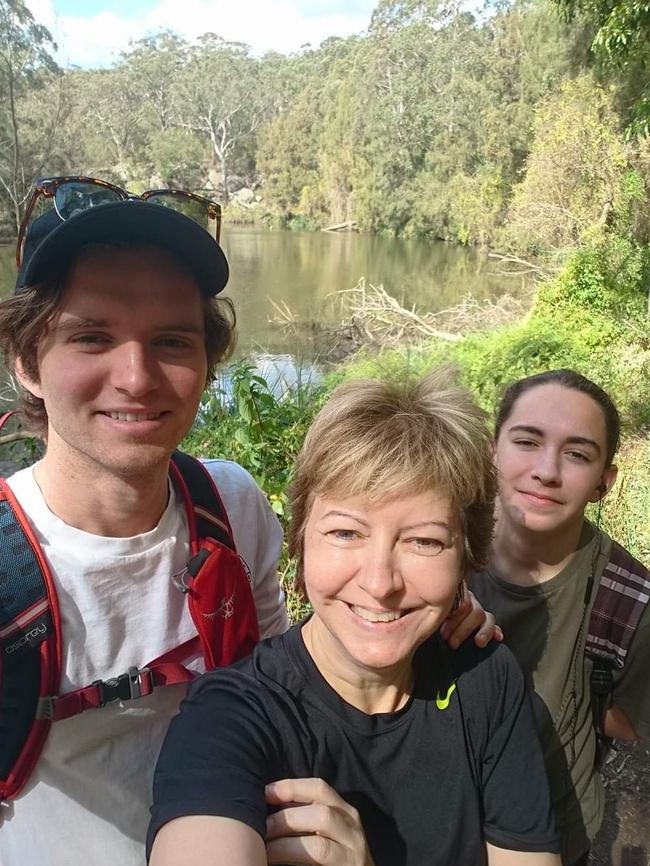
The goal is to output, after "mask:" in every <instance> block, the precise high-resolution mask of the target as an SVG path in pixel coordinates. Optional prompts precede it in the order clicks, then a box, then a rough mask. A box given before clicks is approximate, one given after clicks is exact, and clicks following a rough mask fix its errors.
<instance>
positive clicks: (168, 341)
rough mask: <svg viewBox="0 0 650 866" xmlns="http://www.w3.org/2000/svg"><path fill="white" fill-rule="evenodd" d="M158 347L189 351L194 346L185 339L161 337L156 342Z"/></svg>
mask: <svg viewBox="0 0 650 866" xmlns="http://www.w3.org/2000/svg"><path fill="white" fill-rule="evenodd" d="M156 345H158V346H163V348H166V349H187V348H189V347H190V346H191V345H192V344H191V343H190V341H189V340H187V339H185V338H184V337H160V339H158V340H156Z"/></svg>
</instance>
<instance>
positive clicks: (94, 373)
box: [0, 178, 288, 866]
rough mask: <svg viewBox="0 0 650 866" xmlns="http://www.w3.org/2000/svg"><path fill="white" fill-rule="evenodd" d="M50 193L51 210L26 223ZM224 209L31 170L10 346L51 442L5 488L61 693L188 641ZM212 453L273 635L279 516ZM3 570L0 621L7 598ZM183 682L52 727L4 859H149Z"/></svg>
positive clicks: (222, 271) (224, 349)
mask: <svg viewBox="0 0 650 866" xmlns="http://www.w3.org/2000/svg"><path fill="white" fill-rule="evenodd" d="M43 203H45V204H46V205H47V204H53V205H54V207H53V208H52V209H50V210H49V211H46V212H45V213H44V214H43V215H41V216H39V217H38V218H36V219H33V220H32V219H31V217H32V215H33V214H34V213H35V211H36V207H35V205H39V204H43ZM163 205H164V206H163ZM188 213H189V214H191V215H192V216H195V217H197V218H199V219H201V218H203V219H204V221H205V222H204V225H200V224H199V223H198V222H196V221H195V220H194V219H192V218H190V216H188V215H186V214H188ZM218 216H219V214H218V206H216V205H215V204H214V203H212V202H208V201H207V200H204V199H201V198H199V197H196V196H192V195H189V194H178V193H171V192H170V193H162V194H159V193H157V194H154V195H151V196H148V195H147V194H145V196H144V197H142V198H133V197H129V195H128V194H127V193H125V192H124V191H122V190H119V189H118V188H116V187H113V186H111V185H110V184H106V183H103V182H96V181H92V180H89V179H87V178H81V179H70V178H54V179H49V180H47V181H43V182H39V184H37V188H36V191H35V193H34V198H33V200H32V202H31V203H30V206H29V207H28V210H27V215H26V220H25V228H24V229H23V231H21V233H20V237H19V254H18V256H19V264H20V266H21V269H20V273H19V277H18V282H17V289H16V293H15V295H14V296H13V297H12V298H10V299H8V300H6V301H4V302H3V303H2V304H0V346H2V349H3V350H4V353H5V358H6V361H7V363H8V365H9V366H10V367H11V368H12V369H13V371H14V373H15V376H16V378H17V380H18V382H19V383H20V385H21V386H22V389H23V391H24V400H23V409H24V411H25V414H26V416H27V418H28V420H29V426H30V428H31V429H34V430H38V431H39V432H40V433H42V434H43V437H44V440H45V442H46V450H45V454H44V456H43V458H42V459H41V460H40V461H39V462H38V463H37V464H36V465H35V466H32V467H29V468H28V469H24V470H21V471H19V472H16V473H15V474H14V475H12V476H11V477H10V478H9V479H8V487H9V492H10V494H11V495H13V497H14V499H15V501H16V502H17V504H18V506H19V507H20V508H21V509H22V512H24V515H25V516H26V520H27V522H28V524H29V527H30V529H31V532H32V533H33V537H34V538H35V540H36V542H37V546H40V549H41V550H42V552H43V554H44V557H45V560H46V563H47V565H48V566H49V570H50V572H51V576H52V581H53V585H54V589H55V594H56V597H57V602H56V604H57V607H58V611H59V620H60V632H61V635H62V642H61V663H62V667H61V670H62V677H61V684H60V692H61V693H70V692H74V690H78V689H83V688H85V687H87V686H88V685H89V684H91V683H92V684H94V683H95V682H96V681H98V680H102V681H104V686H105V683H106V680H107V678H111V677H115V676H118V675H121V674H123V672H125V671H129V669H131V671H133V670H134V669H141V668H144V667H145V666H146V665H147V663H148V662H149V661H150V660H152V659H157V658H159V657H160V656H164V655H165V654H166V653H169V651H170V650H172V649H174V648H176V647H179V646H181V645H183V644H184V643H186V642H188V641H190V640H191V639H192V638H193V637H194V636H195V635H196V628H195V627H194V624H193V620H192V618H191V616H190V614H189V612H188V605H187V603H186V597H185V594H184V593H183V592H182V591H179V589H178V587H180V588H181V589H182V588H183V575H184V570H185V567H186V565H187V563H188V560H189V558H190V537H189V529H188V516H187V511H186V506H185V504H184V502H183V501H182V499H181V496H180V495H179V491H178V489H177V488H176V486H175V485H174V484H172V483H170V457H171V455H172V452H173V451H174V450H175V449H176V447H177V446H178V444H179V442H180V441H181V440H182V439H183V437H184V436H185V434H186V433H187V432H188V430H189V429H190V427H191V425H192V423H193V421H194V418H195V416H196V413H197V409H198V407H199V401H200V399H201V395H202V393H203V390H204V388H205V387H206V384H208V383H209V382H210V380H211V378H212V376H213V373H214V370H215V365H216V364H217V363H218V362H219V361H220V360H222V359H223V358H224V357H226V356H227V355H228V354H229V352H230V350H231V348H232V345H233V342H234V316H233V312H232V306H231V304H230V302H229V301H223V300H218V299H217V298H216V297H215V296H216V295H218V293H219V292H221V291H222V289H223V288H224V287H225V285H226V282H227V279H228V265H227V262H226V259H225V257H224V255H223V252H222V251H221V248H220V247H219V244H218V242H217V239H216V237H215V236H211V234H210V233H209V232H208V231H207V230H206V228H205V227H204V226H207V225H209V223H210V222H211V221H212V222H213V223H214V222H215V221H216V219H217V218H218ZM25 229H26V231H25ZM215 234H216V233H215ZM23 236H25V241H24V243H23ZM205 466H206V467H207V470H208V472H209V474H210V476H211V477H212V479H213V480H214V483H215V484H216V487H217V489H218V492H219V494H220V496H221V498H222V501H223V504H224V506H225V510H226V512H227V516H228V519H229V521H230V524H231V526H232V534H233V536H234V541H235V543H236V547H237V552H238V554H239V556H240V557H241V559H242V560H243V561H244V563H245V565H246V567H247V570H248V572H249V575H250V585H251V588H252V593H253V598H254V602H255V607H256V610H257V619H258V622H259V631H260V634H261V636H262V637H266V636H270V635H274V634H278V633H281V632H283V631H285V629H286V628H287V627H288V621H287V615H286V612H285V608H284V603H283V596H282V592H281V590H280V587H279V584H278V581H277V577H276V562H277V558H278V556H279V552H280V546H281V539H282V533H281V530H280V526H279V525H278V522H277V520H276V518H275V516H274V515H273V513H272V511H271V509H270V508H269V506H268V504H267V502H266V500H265V499H264V496H263V495H262V493H261V491H260V490H259V488H258V487H257V486H256V484H255V482H254V481H253V479H252V478H251V477H250V475H248V473H247V472H246V471H245V470H244V469H242V468H241V467H239V466H238V465H236V464H234V463H231V462H228V461H224V460H208V461H206V462H205ZM2 543H3V544H5V543H7V540H6V539H4V540H3V541H2ZM3 578H4V575H0V615H1V614H2V611H3V608H2V603H4V602H6V605H5V607H6V606H8V605H9V604H10V602H11V599H7V598H2V596H3V592H2V590H3V586H2V579H3ZM222 612H223V611H222ZM231 614H232V611H231V610H228V609H225V616H230V615H231ZM233 616H234V617H235V618H236V617H237V616H238V610H237V607H236V604H235V609H234V614H233ZM1 625H2V622H0V626H1ZM34 631H35V632H36V631H37V630H34ZM1 633H2V629H1V628H0V635H1ZM20 640H24V639H23V638H21V639H20ZM17 645H18V644H17V643H16V641H14V643H13V644H12V645H11V646H12V647H14V646H17ZM12 652H13V649H12ZM187 653H189V657H182V658H176V659H175V662H182V663H183V665H184V666H186V667H187V668H189V669H193V670H196V671H200V670H202V668H203V657H202V655H201V653H200V652H197V651H196V650H195V649H194V648H191V649H190V650H188V651H187V652H186V655H187ZM1 672H2V665H1V663H0V673H1ZM139 673H140V671H139V670H136V679H137V678H138V676H139ZM139 685H140V681H139V679H138V687H139ZM25 687H27V685H26V684H25ZM93 688H95V689H96V686H93ZM185 689H186V686H185V684H183V683H179V684H176V685H171V686H166V687H164V688H162V687H161V688H155V689H154V690H153V691H152V693H151V694H149V695H147V696H144V697H141V698H139V699H138V700H113V701H112V702H110V703H107V704H106V705H105V706H103V707H102V708H101V709H89V710H87V711H85V712H82V713H80V714H76V715H72V716H71V717H70V718H63V719H61V720H58V721H55V722H54V723H53V724H52V726H51V729H50V731H49V735H48V737H47V739H46V741H45V745H44V748H43V750H42V752H41V753H40V756H39V757H38V760H37V762H36V765H35V767H34V768H33V770H32V772H31V774H29V778H28V781H27V783H26V785H25V786H24V787H23V789H22V791H21V792H20V793H19V795H18V796H17V797H16V799H14V800H12V801H11V802H7V803H4V804H2V807H1V809H0V862H1V863H2V866H25V864H43V866H45V864H47V866H64V864H65V866H75V864H79V866H81V864H84V866H86V864H93V866H103V864H107V866H108V864H111V866H114V864H120V866H131V864H141V863H143V862H144V852H143V840H144V837H145V832H146V828H147V823H148V804H149V801H150V786H151V777H152V774H153V768H154V764H155V760H156V756H157V753H158V749H159V746H160V743H161V741H162V738H163V735H164V733H165V730H166V728H167V725H168V723H169V720H170V718H171V717H172V715H173V714H174V713H175V711H176V709H177V707H178V703H179V700H180V699H181V698H182V696H183V695H184V693H185ZM105 694H109V697H110V690H106V689H105ZM136 694H137V690H136ZM7 711H8V710H7V708H5V713H6V712H7ZM2 716H3V710H2V706H1V705H0V724H2V723H4V722H7V721H8V719H7V717H5V718H4V719H3V717H2ZM9 721H10V720H9ZM215 723H217V720H215ZM2 736H3V732H2V731H1V730H0V738H2Z"/></svg>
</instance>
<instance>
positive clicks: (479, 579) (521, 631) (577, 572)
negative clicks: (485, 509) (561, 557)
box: [469, 522, 650, 864]
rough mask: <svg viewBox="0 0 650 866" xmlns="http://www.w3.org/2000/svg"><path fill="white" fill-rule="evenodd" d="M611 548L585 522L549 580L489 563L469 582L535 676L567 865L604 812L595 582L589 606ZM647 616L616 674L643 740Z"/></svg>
mask: <svg viewBox="0 0 650 866" xmlns="http://www.w3.org/2000/svg"><path fill="white" fill-rule="evenodd" d="M610 549H611V539H610V538H609V537H608V536H607V535H606V534H605V533H603V532H601V533H599V534H597V533H596V531H595V529H594V527H593V526H592V525H591V524H589V523H588V522H585V526H584V529H583V532H582V537H581V539H580V543H579V545H578V548H577V550H576V552H575V554H574V555H573V557H572V559H571V560H570V562H569V563H568V564H567V566H566V567H565V568H564V569H563V570H562V571H561V572H560V573H559V574H557V575H556V576H555V577H553V578H551V579H550V580H547V581H545V582H544V583H541V584H539V585H536V586H518V585H516V584H513V583H509V582H508V581H507V580H505V579H503V576H500V575H497V574H496V573H495V572H494V571H493V570H492V569H491V568H490V567H488V568H487V569H485V570H483V571H481V572H479V573H477V574H474V575H473V576H472V577H471V579H470V581H469V585H470V588H471V589H472V591H473V592H474V593H475V594H476V596H477V598H478V599H479V601H480V602H481V604H482V605H483V607H484V608H485V609H486V610H489V611H492V613H494V614H495V615H496V619H497V622H498V623H499V625H500V626H501V627H502V629H503V632H504V635H505V642H506V644H507V645H508V646H509V647H510V649H511V650H512V651H513V653H514V655H515V656H516V658H517V659H518V661H519V663H520V664H521V666H522V667H523V669H524V671H525V672H526V673H527V674H528V675H529V676H530V677H531V678H532V684H533V690H534V694H533V703H534V705H535V714H536V717H537V724H538V730H539V734H540V740H541V742H542V747H543V749H544V756H545V762H546V770H547V773H548V776H549V781H550V784H551V794H552V797H553V803H554V807H555V813H556V819H557V824H558V830H559V831H560V833H561V834H562V838H563V862H564V863H567V864H570V863H572V862H573V861H574V860H576V859H577V858H578V857H579V856H580V855H581V854H582V853H583V852H584V851H586V850H587V848H588V847H589V841H590V840H591V839H593V837H594V836H595V834H596V832H597V831H598V828H599V827H600V824H601V821H602V817H603V805H604V802H603V801H604V798H603V789H602V784H601V780H600V775H599V773H598V772H597V771H596V770H595V767H594V762H595V755H596V734H595V731H594V727H593V724H592V716H591V696H590V687H589V677H590V674H591V662H590V661H589V659H587V658H586V657H585V654H584V646H585V639H586V637H587V628H588V624H589V615H590V612H591V603H592V602H593V599H595V596H596V586H594V588H593V590H592V593H591V600H590V602H589V604H588V605H585V589H586V586H587V582H588V578H589V575H590V574H591V572H592V569H593V571H594V575H595V584H596V585H597V583H598V581H599V579H600V575H601V574H602V571H603V569H604V567H605V565H606V563H607V561H608V559H609V553H610ZM648 607H650V606H646V613H647V611H648ZM646 613H644V615H643V617H642V620H641V623H640V624H639V626H638V628H637V631H636V633H635V636H634V639H633V641H632V646H631V647H630V651H629V653H628V658H627V661H626V665H625V667H624V669H623V670H622V671H620V672H616V673H615V688H614V692H613V701H614V703H616V705H617V706H620V707H621V709H623V710H624V711H625V712H626V714H627V715H628V717H629V718H630V721H631V722H632V724H633V725H634V727H635V729H636V731H637V732H638V733H639V735H640V736H642V737H645V736H648V735H650V682H649V680H650V676H649V675H650V615H646Z"/></svg>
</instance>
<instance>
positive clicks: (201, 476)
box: [169, 451, 237, 554]
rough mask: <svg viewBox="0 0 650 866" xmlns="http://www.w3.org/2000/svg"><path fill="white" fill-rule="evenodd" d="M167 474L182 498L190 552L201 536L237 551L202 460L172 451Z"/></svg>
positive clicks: (194, 551) (216, 493)
mask: <svg viewBox="0 0 650 866" xmlns="http://www.w3.org/2000/svg"><path fill="white" fill-rule="evenodd" d="M169 473H170V476H171V478H172V481H173V482H174V484H175V485H176V487H177V489H178V490H179V492H180V494H181V496H182V497H183V501H184V504H185V510H186V511H187V517H188V521H189V526H190V541H191V545H192V553H193V554H196V553H197V550H198V545H199V540H200V539H202V538H214V539H216V540H217V541H218V542H220V543H221V544H223V545H225V546H226V547H228V548H230V550H233V551H235V552H236V550H237V548H236V546H235V539H234V537H233V533H232V529H231V526H230V521H229V520H228V514H227V512H226V509H225V507H224V504H223V502H222V500H221V496H220V495H219V491H218V490H217V486H216V484H215V483H214V481H213V480H212V476H211V475H210V473H209V472H208V470H207V469H206V468H205V466H204V465H203V464H202V463H201V461H200V460H197V459H196V458H195V457H191V456H190V455H189V454H183V453H182V452H181V451H175V452H174V453H173V454H172V459H171V463H170V469H169Z"/></svg>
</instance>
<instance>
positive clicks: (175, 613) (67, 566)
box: [0, 460, 288, 866]
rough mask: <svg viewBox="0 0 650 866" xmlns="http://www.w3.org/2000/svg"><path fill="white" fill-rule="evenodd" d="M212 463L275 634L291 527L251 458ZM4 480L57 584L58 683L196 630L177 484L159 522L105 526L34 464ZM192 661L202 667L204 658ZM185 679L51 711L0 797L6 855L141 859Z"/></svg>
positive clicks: (281, 614) (108, 669) (79, 681)
mask: <svg viewBox="0 0 650 866" xmlns="http://www.w3.org/2000/svg"><path fill="white" fill-rule="evenodd" d="M206 465H207V468H208V469H209V471H210V473H211V475H212V477H213V478H214V480H215V482H216V484H217V487H218V489H219V492H220V494H221V497H222V499H223V502H224V505H225V507H226V511H227V512H228V517H229V519H230V523H231V526H232V529H233V534H234V537H235V543H236V545H237V550H238V552H239V554H240V555H241V557H242V558H243V559H244V561H245V562H246V564H247V565H248V567H249V569H250V572H251V575H252V586H253V593H254V596H255V602H256V606H257V612H258V619H259V623H260V631H261V634H262V637H268V636H270V635H273V634H279V633H281V632H283V631H285V630H286V629H287V628H288V619H287V614H286V611H285V607H284V597H283V595H282V592H281V590H280V588H279V585H278V581H277V577H276V563H277V560H278V557H279V555H280V548H281V544H282V530H281V529H280V526H279V524H278V521H277V519H276V517H275V515H274V514H273V512H272V511H271V509H270V507H269V505H268V503H267V501H266V499H265V498H264V496H263V494H262V492H261V491H260V489H259V488H258V486H257V485H256V484H255V482H254V481H253V479H252V478H251V476H250V475H249V474H248V473H247V472H246V471H245V470H244V469H242V468H241V467H240V466H238V465H237V464H235V463H230V462H228V461H224V460H211V461H207V462H206ZM9 485H10V487H11V489H12V491H13V492H14V494H15V495H16V498H17V499H18V501H19V502H20V504H21V506H22V507H23V509H24V511H25V513H26V514H27V516H28V518H29V520H30V522H31V524H32V525H33V527H34V529H35V532H36V536H37V538H38V540H39V542H40V544H41V546H42V548H43V551H44V553H45V555H46V557H47V560H48V562H49V564H50V568H51V570H52V574H53V577H54V581H55V584H56V587H57V592H58V601H59V607H60V613H61V629H62V635H63V670H62V678H61V693H65V692H68V691H71V690H74V689H77V688H81V687H83V686H87V685H89V684H90V683H92V682H93V681H94V680H97V679H107V678H109V677H112V676H116V675H118V674H121V673H124V672H125V671H126V670H128V668H129V667H131V666H132V665H135V666H137V667H142V666H144V665H145V664H147V662H149V661H151V660H152V659H154V658H157V657H158V656H160V655H162V654H163V653H165V652H166V651H168V650H170V649H172V648H173V647H175V646H178V645H179V644H182V643H183V642H184V641H186V640H188V639H189V638H191V637H193V636H194V635H195V634H196V629H195V627H194V624H193V623H192V620H191V617H190V615H189V612H188V608H187V603H186V599H185V597H184V596H183V594H182V593H181V592H180V591H179V590H178V589H176V588H175V587H174V585H173V583H172V581H171V578H172V575H174V574H176V573H177V572H179V571H181V570H182V569H183V567H184V566H185V564H186V563H187V560H188V558H189V533H188V527H187V519H186V515H185V510H184V507H183V505H182V503H180V501H179V498H178V497H177V496H176V495H175V493H174V491H173V490H171V492H170V498H169V503H168V505H167V508H166V510H165V512H164V514H163V515H162V517H161V519H160V522H159V524H158V526H156V527H155V529H152V530H151V531H150V532H145V533H143V534H142V535H136V536H133V537H132V538H106V537H103V536H97V535H92V534H90V533H87V532H82V531H81V530H79V529H75V528H74V527H72V526H68V525H67V524H65V523H63V521H61V520H60V519H59V518H58V517H56V516H55V515H54V514H52V512H51V511H50V510H49V509H48V507H47V505H46V504H45V500H44V499H43V495H42V493H41V491H40V489H39V487H38V485H37V484H36V481H35V479H34V474H33V467H30V468H28V469H24V470H22V471H20V472H17V473H16V474H15V475H12V476H11V477H10V478H9ZM187 666H189V667H193V668H195V669H197V670H202V660H201V659H200V658H195V659H193V660H190V662H189V663H188V664H187ZM185 688H186V687H185V686H184V685H177V686H169V687H166V688H159V689H156V690H155V691H154V693H153V694H151V695H149V696H148V697H145V698H140V699H138V700H135V701H129V702H125V703H119V702H115V703H112V704H108V705H107V706H106V707H104V708H103V709H100V710H89V711H86V712H85V713H83V714H81V715H79V716H73V717H72V718H70V719H65V720H63V721H60V722H56V723H54V724H53V725H52V728H51V730H50V734H49V736H48V739H47V741H46V744H45V748H44V749H43V752H42V754H41V757H40V759H39V761H38V764H37V766H36V769H35V771H34V772H33V773H32V776H31V777H30V780H29V782H28V784H27V785H26V787H25V789H24V790H23V792H22V793H21V795H20V796H19V797H18V798H17V799H16V800H15V801H14V802H13V803H9V804H3V805H2V807H0V866H109V864H110V866H118V864H119V866H142V864H143V863H144V847H143V842H144V838H145V834H146V829H147V824H148V820H149V804H150V800H151V780H152V777H153V770H154V766H155V762H156V758H157V756H158V751H159V749H160V745H161V743H162V739H163V737H164V735H165V732H166V730H167V725H168V723H169V720H170V719H171V717H172V716H173V715H174V713H175V711H176V709H177V707H178V703H179V701H180V700H181V698H182V697H183V695H184V693H185ZM215 721H216V720H215Z"/></svg>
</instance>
